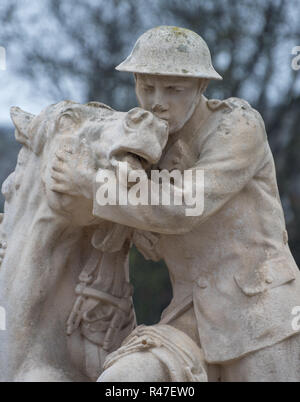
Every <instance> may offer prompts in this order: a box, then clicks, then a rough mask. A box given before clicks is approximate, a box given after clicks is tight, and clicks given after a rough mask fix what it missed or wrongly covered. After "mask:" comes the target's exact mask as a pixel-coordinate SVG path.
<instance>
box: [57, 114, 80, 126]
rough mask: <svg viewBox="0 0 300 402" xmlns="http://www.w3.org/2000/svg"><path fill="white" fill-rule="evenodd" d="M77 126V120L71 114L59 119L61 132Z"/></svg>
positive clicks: (63, 115)
mask: <svg viewBox="0 0 300 402" xmlns="http://www.w3.org/2000/svg"><path fill="white" fill-rule="evenodd" d="M75 124H76V118H75V116H73V115H72V114H71V113H64V114H62V115H61V116H60V117H59V119H58V125H59V128H60V129H61V130H67V129H68V128H71V127H73V126H74V125H75Z"/></svg>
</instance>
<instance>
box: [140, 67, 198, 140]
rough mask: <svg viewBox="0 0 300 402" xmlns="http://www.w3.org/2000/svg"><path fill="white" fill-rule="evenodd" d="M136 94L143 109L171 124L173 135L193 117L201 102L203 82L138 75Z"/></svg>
mask: <svg viewBox="0 0 300 402" xmlns="http://www.w3.org/2000/svg"><path fill="white" fill-rule="evenodd" d="M135 77H136V95H137V98H138V101H139V103H140V106H141V107H142V108H143V109H146V110H148V111H150V112H153V113H154V114H155V115H156V116H158V117H160V118H161V119H164V120H166V121H167V122H168V123H169V131H170V134H173V133H175V132H177V131H179V130H180V129H181V128H182V127H183V126H184V125H185V123H186V122H187V121H188V120H189V119H190V118H191V116H192V114H193V112H194V110H195V107H196V105H197V103H198V102H199V99H200V96H201V91H200V80H199V79H198V78H181V77H169V76H158V75H148V74H136V75H135Z"/></svg>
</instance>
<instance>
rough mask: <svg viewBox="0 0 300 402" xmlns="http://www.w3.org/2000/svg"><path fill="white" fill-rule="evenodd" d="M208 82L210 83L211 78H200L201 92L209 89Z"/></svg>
mask: <svg viewBox="0 0 300 402" xmlns="http://www.w3.org/2000/svg"><path fill="white" fill-rule="evenodd" d="M208 84H209V80H208V79H206V78H200V83H199V90H200V92H201V94H203V93H204V92H205V91H206V89H207V87H208Z"/></svg>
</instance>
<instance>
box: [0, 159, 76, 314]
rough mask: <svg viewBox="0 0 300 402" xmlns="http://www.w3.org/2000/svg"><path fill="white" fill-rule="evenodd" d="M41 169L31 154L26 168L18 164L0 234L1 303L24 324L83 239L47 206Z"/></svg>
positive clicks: (10, 185) (62, 272)
mask: <svg viewBox="0 0 300 402" xmlns="http://www.w3.org/2000/svg"><path fill="white" fill-rule="evenodd" d="M41 170H42V169H41V160H40V158H39V157H37V156H36V155H34V154H33V153H30V154H28V155H27V159H26V164H25V166H24V165H23V166H22V165H18V167H17V169H16V172H15V175H14V176H13V177H12V178H11V180H10V182H8V184H7V186H8V190H7V193H8V196H7V203H6V205H5V213H4V220H3V222H2V224H1V230H0V241H2V242H5V243H7V244H6V246H7V247H6V250H5V253H6V254H5V257H4V260H3V263H2V267H1V268H0V278H1V280H0V289H1V292H0V305H1V302H3V303H5V304H6V302H8V301H9V303H10V307H11V310H12V312H13V314H15V313H16V311H18V312H19V313H20V317H19V319H20V320H26V319H27V318H28V315H30V314H31V311H33V310H34V309H36V306H37V304H40V306H42V305H43V304H44V303H45V300H46V299H47V295H49V294H50V293H51V292H53V289H54V288H55V286H56V285H57V284H59V283H60V280H61V279H62V277H63V275H64V274H65V272H64V271H65V268H66V265H67V261H68V259H69V258H70V255H71V254H74V253H75V254H76V253H78V252H79V251H78V242H80V238H81V236H82V231H81V230H80V229H78V228H75V227H72V225H70V222H67V221H66V219H65V218H64V217H63V216H60V215H59V214H57V213H56V212H54V211H53V210H52V209H51V208H50V207H49V205H48V201H47V197H46V194H45V189H44V184H43V182H42V179H41ZM8 283H9V284H10V286H7V284H8ZM4 287H5V289H4ZM16 296H17V297H16ZM20 301H21V303H20ZM2 305H3V304H2ZM24 305H26V306H27V307H26V309H25V308H24V307H22V306H24ZM28 306H31V308H28ZM25 310H26V311H25ZM30 310H31V311H30Z"/></svg>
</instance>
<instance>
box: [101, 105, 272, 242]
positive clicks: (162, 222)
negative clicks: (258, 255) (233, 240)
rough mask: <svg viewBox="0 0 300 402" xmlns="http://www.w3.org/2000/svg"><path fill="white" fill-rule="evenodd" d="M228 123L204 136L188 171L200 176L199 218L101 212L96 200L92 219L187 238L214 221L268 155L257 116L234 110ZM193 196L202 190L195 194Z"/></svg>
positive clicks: (142, 209)
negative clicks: (200, 227)
mask: <svg viewBox="0 0 300 402" xmlns="http://www.w3.org/2000/svg"><path fill="white" fill-rule="evenodd" d="M230 117H231V119H232V121H231V123H230V125H229V127H228V125H227V127H226V129H222V128H220V127H219V128H218V129H215V130H214V131H212V132H211V133H210V135H208V137H207V139H206V141H205V144H204V145H203V148H202V151H201V155H200V157H199V160H198V162H197V164H196V166H194V167H193V168H192V170H193V171H197V170H198V171H203V172H204V207H203V210H202V211H201V212H202V213H201V214H200V215H198V216H187V213H186V211H187V210H190V209H191V206H190V205H186V204H185V203H183V205H181V206H178V205H153V206H152V205H138V206H133V205H124V206H123V205H116V206H110V205H106V206H100V205H98V204H97V202H96V198H95V201H94V214H95V215H96V216H100V217H102V218H104V219H107V220H111V221H113V222H118V223H121V224H124V225H127V226H131V227H134V228H137V229H141V230H147V231H152V232H158V233H164V234H180V233H186V232H189V231H190V230H192V229H193V228H194V227H195V226H197V225H199V224H201V223H202V222H204V221H205V220H206V219H208V218H209V217H210V216H212V215H214V214H215V213H216V212H218V211H219V210H220V208H222V207H223V206H224V204H226V203H227V202H229V201H230V199H231V198H232V197H234V196H235V195H236V194H237V193H238V192H240V191H241V190H242V189H243V188H244V187H245V186H246V184H247V183H248V182H249V181H250V180H251V178H252V177H253V176H254V175H255V174H256V172H257V171H258V170H259V169H260V167H262V165H263V164H264V161H265V157H266V152H267V138H266V133H265V129H264V124H263V121H262V119H261V117H260V116H259V114H258V113H257V112H255V111H254V110H253V109H251V108H249V110H247V111H245V112H244V111H243V113H242V112H241V109H240V108H239V109H238V110H237V111H234V112H232V114H231V116H230ZM149 182H150V181H149ZM197 185H198V184H197V183H195V186H196V187H197ZM200 186H201V183H200ZM149 187H150V185H149ZM171 187H172V186H171ZM194 191H198V192H199V191H202V189H201V188H200V189H199V188H194Z"/></svg>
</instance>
